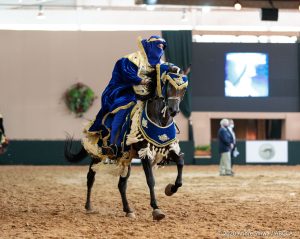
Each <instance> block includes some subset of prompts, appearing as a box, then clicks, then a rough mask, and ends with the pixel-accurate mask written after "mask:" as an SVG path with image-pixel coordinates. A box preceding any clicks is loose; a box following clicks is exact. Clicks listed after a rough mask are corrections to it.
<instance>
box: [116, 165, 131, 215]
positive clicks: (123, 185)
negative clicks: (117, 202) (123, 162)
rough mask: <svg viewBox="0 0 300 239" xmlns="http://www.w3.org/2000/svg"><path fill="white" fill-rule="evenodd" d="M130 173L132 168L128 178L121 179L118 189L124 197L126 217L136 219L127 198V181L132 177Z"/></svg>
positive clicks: (129, 169) (129, 167)
mask: <svg viewBox="0 0 300 239" xmlns="http://www.w3.org/2000/svg"><path fill="white" fill-rule="evenodd" d="M130 171H131V166H130V165H129V166H128V173H127V175H126V177H121V176H120V178H119V184H118V188H119V191H120V194H121V197H122V204H123V211H124V212H126V217H131V218H134V217H135V215H134V213H133V211H132V210H131V208H130V207H129V205H128V201H127V197H126V189H127V181H128V178H129V176H130Z"/></svg>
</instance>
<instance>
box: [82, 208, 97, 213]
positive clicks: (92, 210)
mask: <svg viewBox="0 0 300 239" xmlns="http://www.w3.org/2000/svg"><path fill="white" fill-rule="evenodd" d="M85 213H86V214H97V213H99V212H98V211H97V210H94V209H92V208H89V209H86V210H85Z"/></svg>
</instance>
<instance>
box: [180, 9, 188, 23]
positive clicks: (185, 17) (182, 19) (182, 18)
mask: <svg viewBox="0 0 300 239" xmlns="http://www.w3.org/2000/svg"><path fill="white" fill-rule="evenodd" d="M187 20H188V18H187V15H186V10H185V9H183V10H182V16H181V21H183V22H186V21H187Z"/></svg>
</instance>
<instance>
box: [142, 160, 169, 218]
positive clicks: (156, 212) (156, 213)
mask: <svg viewBox="0 0 300 239" xmlns="http://www.w3.org/2000/svg"><path fill="white" fill-rule="evenodd" d="M142 164H143V169H144V172H145V175H146V180H147V185H148V187H149V190H150V197H151V199H150V205H151V207H152V208H153V212H152V216H153V220H161V219H163V218H164V217H165V214H164V213H163V212H162V211H161V210H160V209H159V208H158V206H157V203H156V198H155V192H154V186H155V179H154V176H153V172H152V165H151V161H150V159H149V158H148V157H145V158H143V159H142Z"/></svg>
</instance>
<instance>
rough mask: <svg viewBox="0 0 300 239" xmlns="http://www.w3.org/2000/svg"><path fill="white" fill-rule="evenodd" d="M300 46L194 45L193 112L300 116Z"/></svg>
mask: <svg viewBox="0 0 300 239" xmlns="http://www.w3.org/2000/svg"><path fill="white" fill-rule="evenodd" d="M299 50H300V45H299V44H289V43H282V44H279V43H276V44H273V43H198V42H197V43H193V49H192V53H193V54H192V67H191V76H190V77H191V79H190V81H189V90H191V93H192V109H193V111H207V112H210V111H220V112H299V109H300V101H299V97H300V94H299V90H300V84H299V82H300V81H299V74H300V73H299V69H300V68H299V64H300V63H299V59H298V58H299Z"/></svg>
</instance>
